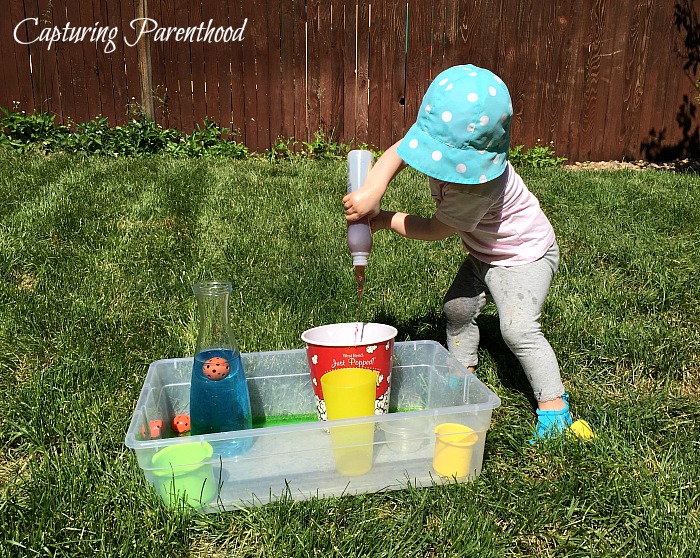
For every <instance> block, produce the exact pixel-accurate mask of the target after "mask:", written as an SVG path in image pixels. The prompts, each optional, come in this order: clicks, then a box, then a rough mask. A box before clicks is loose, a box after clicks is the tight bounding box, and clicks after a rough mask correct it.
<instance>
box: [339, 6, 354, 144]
mask: <svg viewBox="0 0 700 558" xmlns="http://www.w3.org/2000/svg"><path fill="white" fill-rule="evenodd" d="M343 17H344V24H343V34H342V37H341V40H342V41H344V42H343V43H342V47H341V48H342V51H341V56H343V59H344V60H343V77H342V85H341V87H342V92H343V136H344V137H345V139H356V137H357V136H356V133H355V118H356V113H355V111H356V108H357V71H356V70H357V48H356V42H355V41H356V38H357V2H356V1H353V0H348V1H347V2H345V6H344V14H343Z"/></svg>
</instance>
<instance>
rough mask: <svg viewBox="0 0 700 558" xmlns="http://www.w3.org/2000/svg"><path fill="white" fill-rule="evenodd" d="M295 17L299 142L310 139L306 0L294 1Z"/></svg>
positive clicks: (297, 130) (296, 132)
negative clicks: (307, 96) (307, 98)
mask: <svg viewBox="0 0 700 558" xmlns="http://www.w3.org/2000/svg"><path fill="white" fill-rule="evenodd" d="M292 14H293V16H294V20H293V21H294V22H295V25H294V35H293V38H292V41H293V45H294V137H295V138H296V139H297V140H308V139H309V123H308V118H307V112H306V111H307V105H306V92H307V91H308V89H309V88H308V83H307V73H306V21H307V13H306V3H305V0H292Z"/></svg>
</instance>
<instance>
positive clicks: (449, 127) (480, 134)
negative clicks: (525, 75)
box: [397, 64, 513, 184]
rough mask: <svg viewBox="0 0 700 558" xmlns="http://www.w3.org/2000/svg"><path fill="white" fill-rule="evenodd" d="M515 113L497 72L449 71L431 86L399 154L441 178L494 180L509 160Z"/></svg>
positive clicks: (472, 181)
mask: <svg viewBox="0 0 700 558" xmlns="http://www.w3.org/2000/svg"><path fill="white" fill-rule="evenodd" d="M512 113H513V109H512V103H511V99H510V94H509V93H508V89H507V87H506V85H505V84H504V83H503V81H502V80H501V79H500V78H499V77H498V76H496V75H495V74H494V73H493V72H491V71H489V70H486V69H483V68H479V67H477V66H474V65H471V64H466V65H461V66H454V67H452V68H448V69H447V70H444V71H443V72H441V73H440V74H439V75H438V76H437V77H436V78H435V79H434V80H433V82H432V83H431V84H430V86H429V87H428V90H427V91H426V93H425V95H424V97H423V101H422V103H421V108H420V109H419V111H418V116H417V119H416V122H415V124H413V126H411V128H410V129H409V131H408V132H407V133H406V136H405V138H404V141H402V142H401V143H400V144H399V146H398V151H397V153H398V154H399V156H400V157H401V158H402V159H403V160H404V161H405V162H406V163H407V164H409V165H410V166H412V167H414V168H416V169H417V170H419V171H421V172H423V173H425V174H427V175H428V176H431V177H434V178H437V179H439V180H445V181H448V182H456V183H461V184H479V183H483V182H486V181H489V180H493V179H494V178H496V177H497V176H500V175H501V174H502V173H503V171H504V170H505V165H506V164H507V161H508V146H509V145H510V135H509V130H510V118H511V116H512Z"/></svg>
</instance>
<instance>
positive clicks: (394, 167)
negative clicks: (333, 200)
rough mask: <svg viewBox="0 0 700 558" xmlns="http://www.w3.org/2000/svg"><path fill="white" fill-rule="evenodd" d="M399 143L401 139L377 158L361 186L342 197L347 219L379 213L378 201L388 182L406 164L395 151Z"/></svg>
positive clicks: (372, 215) (357, 218)
mask: <svg viewBox="0 0 700 558" xmlns="http://www.w3.org/2000/svg"><path fill="white" fill-rule="evenodd" d="M399 143H401V141H398V142H396V143H395V144H394V145H392V146H391V147H390V148H389V149H387V150H386V151H385V152H384V153H383V154H382V156H381V157H379V159H377V162H376V163H375V164H374V166H373V167H372V168H371V169H370V171H369V173H368V174H367V178H366V179H365V183H364V184H363V185H362V187H361V188H359V189H358V190H355V191H354V192H352V193H350V194H348V195H347V196H345V197H344V198H343V207H344V208H345V219H346V220H347V221H349V222H352V221H359V220H360V219H362V218H363V217H367V216H369V217H374V216H375V215H377V214H379V207H380V202H381V201H382V197H383V196H384V194H385V193H386V188H387V186H388V185H389V182H391V181H392V180H393V179H394V177H395V176H396V175H397V174H398V173H399V172H400V171H401V170H402V169H403V168H404V167H405V166H406V164H405V163H404V162H403V159H401V157H399V156H398V154H397V153H396V148H397V147H398V145H399Z"/></svg>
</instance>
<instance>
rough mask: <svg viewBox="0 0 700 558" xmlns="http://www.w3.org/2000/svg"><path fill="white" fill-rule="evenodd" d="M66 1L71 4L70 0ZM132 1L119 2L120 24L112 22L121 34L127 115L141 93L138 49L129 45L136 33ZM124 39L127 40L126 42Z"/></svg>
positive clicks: (133, 0)
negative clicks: (132, 25)
mask: <svg viewBox="0 0 700 558" xmlns="http://www.w3.org/2000/svg"><path fill="white" fill-rule="evenodd" d="M66 1H67V2H69V3H71V4H72V2H70V0H66ZM134 2H135V0H128V1H126V2H119V4H120V17H121V25H120V22H119V21H115V22H114V25H120V31H121V35H122V36H121V38H119V39H118V40H119V41H120V42H123V43H124V66H125V68H124V70H125V73H126V82H125V83H123V84H122V87H125V88H126V89H125V97H126V102H127V105H128V108H127V110H126V112H127V115H129V116H131V115H130V114H129V113H130V112H132V109H133V106H134V103H135V102H136V101H137V100H138V101H139V103H140V99H139V95H140V94H141V93H140V92H141V78H140V77H139V72H138V51H137V47H136V46H129V45H133V43H134V41H135V40H136V34H135V32H134V29H133V28H132V27H131V22H132V21H133V19H134V17H135V11H134ZM126 41H128V44H127V43H126ZM76 102H77V101H76ZM125 120H126V119H125Z"/></svg>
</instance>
